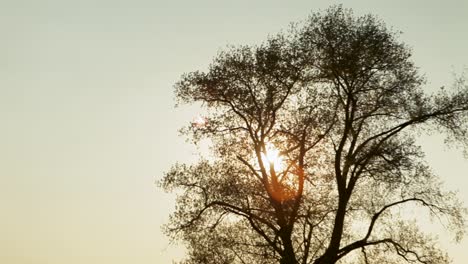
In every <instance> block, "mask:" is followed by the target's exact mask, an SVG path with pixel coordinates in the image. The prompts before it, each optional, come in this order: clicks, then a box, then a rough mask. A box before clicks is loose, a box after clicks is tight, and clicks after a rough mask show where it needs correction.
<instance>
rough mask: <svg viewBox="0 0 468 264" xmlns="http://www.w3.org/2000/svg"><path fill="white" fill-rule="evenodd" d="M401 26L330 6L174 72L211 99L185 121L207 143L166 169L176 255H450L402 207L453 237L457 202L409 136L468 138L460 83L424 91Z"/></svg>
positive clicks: (182, 94) (406, 258)
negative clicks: (189, 160) (179, 249)
mask: <svg viewBox="0 0 468 264" xmlns="http://www.w3.org/2000/svg"><path fill="white" fill-rule="evenodd" d="M397 35H398V34H397V33H395V32H393V31H390V30H388V29H387V28H386V26H385V24H384V23H383V22H381V21H380V20H379V19H377V18H375V17H374V16H372V15H365V16H359V17H357V16H355V15H353V13H352V11H350V10H347V9H343V8H342V7H341V6H334V7H331V8H329V9H327V10H326V11H324V12H323V13H315V14H312V15H311V16H310V17H309V18H308V19H307V20H306V21H305V22H303V23H301V24H298V25H296V26H292V27H291V29H290V30H289V31H287V32H286V33H282V34H278V35H276V36H273V37H270V38H269V39H268V40H267V41H266V42H265V43H263V44H261V45H259V46H253V47H252V46H241V47H235V48H231V49H229V50H227V51H224V52H221V53H219V54H218V55H217V57H216V58H215V59H214V61H213V63H212V64H211V65H210V67H209V69H208V70H207V71H206V72H200V71H196V72H192V73H188V74H185V75H184V76H183V77H182V79H181V80H180V81H179V82H178V83H177V84H176V86H175V88H176V96H177V98H178V100H179V102H181V103H201V104H202V106H203V107H204V108H205V109H206V112H207V115H206V117H204V118H203V119H202V120H198V121H197V122H195V123H193V124H191V125H190V126H188V127H187V128H186V129H184V130H183V132H184V133H185V134H186V135H188V136H189V137H190V138H191V139H193V140H194V141H195V142H198V141H199V140H201V139H209V140H210V143H211V151H212V153H211V155H210V156H209V157H208V158H201V160H200V161H199V162H198V163H196V164H192V165H188V164H176V165H175V166H173V168H172V169H171V170H170V171H169V172H168V173H167V174H166V175H165V177H164V179H163V180H162V181H161V185H162V187H163V188H165V189H166V190H168V191H175V190H176V191H177V193H178V198H177V207H176V211H175V212H174V213H173V214H172V215H171V220H170V223H168V224H167V226H166V228H165V230H166V232H167V233H168V234H169V235H171V236H172V237H173V238H175V239H180V240H183V241H185V242H186V245H187V247H188V256H187V259H186V260H185V261H184V263H265V264H266V263H281V264H296V263H301V264H306V263H315V264H330V263H338V262H339V263H359V262H360V263H448V262H449V260H448V257H447V256H446V254H445V253H443V252H442V251H441V250H439V249H438V247H437V240H436V239H434V237H433V236H431V235H429V234H426V233H424V232H423V231H422V230H421V227H420V225H419V222H418V221H417V220H416V221H413V220H412V217H411V214H410V213H408V212H409V211H411V210H418V211H417V212H422V211H421V209H416V208H422V209H425V211H427V212H428V214H427V215H431V216H434V217H436V218H437V219H440V221H441V222H442V223H443V224H444V226H446V227H447V228H448V230H449V231H451V232H453V234H454V235H455V237H456V239H460V238H461V236H462V235H463V230H464V227H465V222H464V217H465V209H464V208H463V207H462V205H461V204H460V202H459V201H458V200H457V199H456V197H455V195H454V194H453V193H451V192H445V191H443V190H441V188H440V181H439V180H438V178H437V176H436V175H434V174H433V173H432V172H431V169H430V167H429V165H428V164H427V163H426V162H425V160H424V153H423V152H422V150H421V149H420V147H419V146H418V144H417V142H416V137H417V136H418V135H420V134H421V133H426V132H428V131H433V132H439V133H444V134H445V135H446V136H447V139H448V140H449V141H450V142H452V143H458V144H462V145H464V146H465V145H466V144H467V143H468V140H467V139H468V137H467V131H468V122H467V121H468V86H466V84H465V83H464V82H463V81H460V82H458V83H456V84H455V85H454V88H453V89H452V90H447V89H441V90H440V91H439V92H438V93H435V94H426V93H425V92H424V90H423V86H424V85H425V82H424V78H423V77H421V75H420V74H419V73H418V71H417V68H416V67H415V66H414V64H413V63H412V62H411V60H410V56H411V54H410V51H409V49H408V48H407V47H406V46H405V45H404V44H402V43H401V42H399V40H398V39H397ZM275 151H276V152H277V153H276V156H275V155H274V154H272V152H275ZM405 208H407V209H406V210H405ZM408 208H409V209H408ZM423 215H424V214H423Z"/></svg>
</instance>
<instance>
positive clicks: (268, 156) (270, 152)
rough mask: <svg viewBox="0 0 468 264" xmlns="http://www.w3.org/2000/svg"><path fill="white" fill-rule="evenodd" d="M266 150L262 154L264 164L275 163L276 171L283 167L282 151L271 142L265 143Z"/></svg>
mask: <svg viewBox="0 0 468 264" xmlns="http://www.w3.org/2000/svg"><path fill="white" fill-rule="evenodd" d="M265 150H266V152H265V153H263V152H262V154H261V158H262V162H263V164H265V165H266V164H273V168H274V170H275V171H279V170H282V169H283V166H284V161H283V157H281V155H280V152H279V150H278V149H277V148H275V146H274V145H273V144H271V143H267V144H266V145H265Z"/></svg>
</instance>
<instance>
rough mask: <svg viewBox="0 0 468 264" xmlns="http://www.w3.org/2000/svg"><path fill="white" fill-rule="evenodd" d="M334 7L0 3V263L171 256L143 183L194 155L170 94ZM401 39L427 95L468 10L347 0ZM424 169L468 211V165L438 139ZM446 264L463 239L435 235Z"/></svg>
mask: <svg viewBox="0 0 468 264" xmlns="http://www.w3.org/2000/svg"><path fill="white" fill-rule="evenodd" d="M334 3H340V2H339V1H323V0H314V1H311V0H308V1H294V0H291V1H279V0H261V1H252V0H251V1H247V0H237V1H222V0H216V1H215V0H212V1H209V0H198V1H158V0H151V1H150V0H132V1H130V0H127V1H119V0H81V1H70V0H0V36H1V37H0V263H5V264H63V263H67V264H85V263H86V264H107V263H109V264H110V263H112V264H133V263H138V264H150V263H152V264H154V263H171V261H172V260H178V259H180V258H181V257H183V248H182V247H181V246H177V245H173V243H170V241H169V239H168V238H167V237H166V236H164V235H163V234H162V233H161V225H162V224H164V223H166V222H167V220H168V215H169V214H170V212H171V211H172V210H173V209H174V196H173V195H172V194H167V193H164V192H163V191H162V190H161V189H159V188H158V187H157V186H156V185H155V181H157V180H158V179H160V178H161V177H162V176H163V175H164V172H165V171H167V170H168V169H169V168H170V167H171V165H172V164H174V163H175V162H177V161H180V162H185V161H188V160H191V159H193V154H194V153H195V152H196V149H195V148H194V147H193V146H190V145H189V144H188V143H187V142H186V141H185V139H184V138H183V137H180V136H179V134H178V132H177V131H178V129H179V128H181V127H182V126H184V125H186V124H188V123H189V122H190V121H191V120H192V119H193V118H194V117H195V116H196V113H197V111H198V109H197V108H196V107H191V106H185V107H180V108H175V107H174V105H175V101H174V94H173V84H174V83H175V82H176V81H177V80H178V79H179V78H180V76H181V74H183V73H184V72H189V71H193V70H203V69H206V67H207V65H208V64H209V62H210V61H211V60H212V58H213V57H214V56H215V54H216V53H217V52H218V51H219V50H221V49H222V48H224V47H226V46H227V45H238V44H256V43H260V42H262V41H263V40H265V39H266V37H267V36H268V34H274V33H276V32H278V31H280V30H284V29H286V28H287V27H288V25H289V23H291V22H295V21H300V20H302V19H304V18H306V17H307V15H309V14H310V13H311V12H313V11H318V10H319V9H322V10H323V9H325V8H326V7H328V6H329V5H331V4H334ZM344 7H348V8H352V9H353V10H354V12H355V13H356V14H365V13H372V14H375V15H377V16H379V17H380V18H382V19H383V20H384V21H385V22H386V23H387V25H388V26H391V27H393V28H394V29H396V30H401V31H402V32H403V34H402V35H401V40H402V41H404V42H405V43H407V44H408V45H409V46H410V47H411V48H412V50H413V55H414V56H413V60H414V62H415V63H416V65H418V66H419V68H420V71H421V72H422V73H424V74H425V76H426V77H427V79H428V84H427V89H428V91H431V90H433V89H436V88H438V87H440V86H442V85H445V86H450V83H452V81H453V74H454V73H455V74H460V73H461V72H462V71H463V69H467V68H468V52H467V49H466V47H468V34H466V28H467V27H468V16H467V15H466V11H467V10H468V1H464V0H459V1H455V0H446V1H428V0H425V1H419V0H413V1H407V0H405V1H402V0H394V1H375V0H366V1H364V0H358V1H352V2H351V1H345V2H344ZM421 142H422V144H423V149H424V150H425V151H426V152H427V160H428V161H429V162H430V163H431V164H432V165H433V168H434V171H435V172H436V173H438V174H439V175H440V177H441V178H442V179H443V180H444V182H445V186H446V188H447V189H449V190H458V191H459V192H460V194H459V197H460V199H462V200H463V201H464V202H465V204H466V205H467V206H468V191H467V187H468V177H467V176H468V175H467V174H468V160H466V159H463V156H462V154H461V152H460V151H459V150H456V149H449V148H447V147H446V146H444V144H443V138H442V137H440V136H437V135H435V136H430V137H428V136H426V137H423V138H421ZM441 240H442V246H443V247H445V248H447V250H448V252H449V254H450V255H451V256H452V258H453V259H454V263H455V264H463V263H465V262H464V261H466V259H468V252H467V251H466V250H463V249H466V248H468V238H465V240H463V241H462V242H461V243H460V244H458V245H454V244H453V243H451V242H450V238H449V237H445V236H441Z"/></svg>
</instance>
